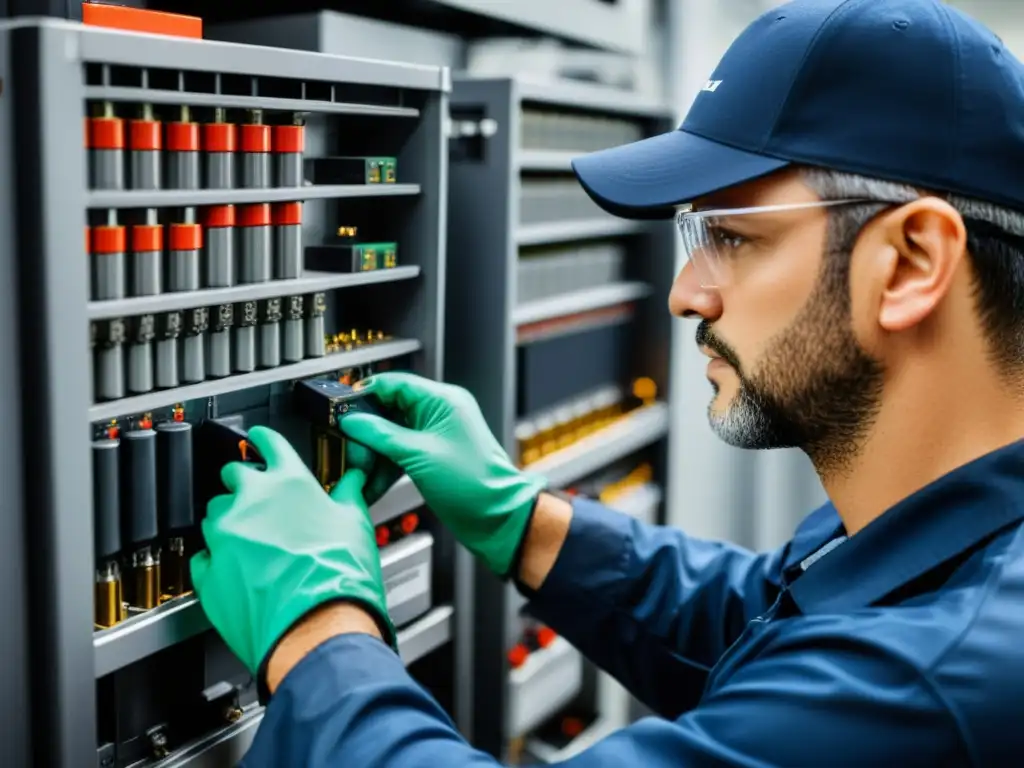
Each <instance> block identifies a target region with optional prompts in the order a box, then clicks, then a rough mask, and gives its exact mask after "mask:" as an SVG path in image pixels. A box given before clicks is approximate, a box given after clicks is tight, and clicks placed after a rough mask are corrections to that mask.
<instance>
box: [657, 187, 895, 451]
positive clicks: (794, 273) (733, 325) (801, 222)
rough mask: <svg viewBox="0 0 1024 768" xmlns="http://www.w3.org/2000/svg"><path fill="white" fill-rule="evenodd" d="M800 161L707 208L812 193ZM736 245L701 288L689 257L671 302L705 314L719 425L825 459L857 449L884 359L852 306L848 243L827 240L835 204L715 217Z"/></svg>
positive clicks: (762, 444) (721, 430) (732, 440)
mask: <svg viewBox="0 0 1024 768" xmlns="http://www.w3.org/2000/svg"><path fill="white" fill-rule="evenodd" d="M817 199H818V198H817V196H816V195H815V194H814V193H813V192H812V191H811V190H810V189H809V188H808V187H806V186H805V185H804V184H803V183H802V182H800V180H799V176H798V175H797V174H796V172H788V173H784V174H778V175H774V176H772V177H770V178H768V179H766V180H763V181H759V182H755V183H752V184H748V185H744V186H743V187H739V188H736V189H734V190H732V191H730V192H729V193H728V194H723V195H720V196H717V197H716V198H715V199H714V200H711V201H702V203H701V205H700V206H698V208H700V209H707V208H711V207H713V208H722V209H728V208H741V207H759V206H772V205H787V204H791V203H806V202H813V201H816V200H817ZM716 224H718V225H720V230H719V231H717V232H716V233H714V234H715V236H717V237H719V238H724V239H725V240H724V241H725V242H727V243H729V245H730V253H731V254H732V256H731V257H730V259H729V262H728V265H727V268H728V273H729V277H728V279H726V280H724V281H722V284H721V285H719V286H718V287H716V288H702V287H701V286H700V284H699V281H698V279H697V278H696V276H695V275H694V274H693V272H694V268H693V265H687V267H686V268H685V269H684V270H683V271H682V273H681V274H680V275H679V277H678V278H677V280H676V284H675V286H674V287H673V292H672V297H671V298H670V302H669V303H670V307H671V308H672V311H673V313H674V314H677V315H683V314H687V315H690V316H693V315H697V314H699V315H700V316H701V317H702V320H701V323H700V325H699V326H698V328H697V338H696V341H697V344H698V345H699V346H700V347H701V349H702V351H704V353H705V354H707V355H708V356H710V357H711V358H712V360H711V362H710V364H709V365H708V369H707V376H708V379H709V380H710V382H711V385H712V387H713V389H714V397H713V399H712V401H711V403H710V405H709V407H708V417H709V419H710V422H711V426H712V429H713V430H714V431H715V432H716V433H717V434H718V435H719V437H721V438H722V439H723V440H725V441H726V442H727V443H729V444H731V445H735V446H738V447H742V448H782V447H797V448H801V449H803V450H805V451H806V452H807V453H808V455H810V457H811V458H812V460H814V461H815V463H816V464H818V465H819V468H821V467H820V465H822V464H827V465H841V464H842V463H843V462H845V461H846V460H847V459H849V458H850V457H851V456H852V454H853V452H854V451H855V449H856V443H857V440H858V438H859V437H861V436H862V434H863V432H864V430H865V429H866V428H867V426H868V425H869V423H870V421H871V419H872V417H873V415H874V413H875V412H876V409H877V406H878V403H879V400H880V397H881V386H882V367H881V365H880V363H878V362H877V361H876V360H874V359H872V357H870V356H869V355H868V354H867V353H866V352H865V351H864V350H863V349H862V347H861V345H860V344H859V343H858V341H857V338H856V336H855V334H854V331H853V328H852V325H851V318H850V298H849V290H848V285H849V282H848V279H847V273H846V271H845V270H844V269H842V268H841V267H839V268H837V265H842V264H845V263H848V261H849V256H848V255H846V254H830V253H828V252H827V249H828V248H829V247H830V246H832V245H833V244H830V243H827V239H828V237H827V233H828V213H827V211H826V210H825V209H820V208H814V209H804V210H799V211H787V212H776V213H765V214H756V215H744V216H735V217H728V216H726V217H723V218H720V219H716Z"/></svg>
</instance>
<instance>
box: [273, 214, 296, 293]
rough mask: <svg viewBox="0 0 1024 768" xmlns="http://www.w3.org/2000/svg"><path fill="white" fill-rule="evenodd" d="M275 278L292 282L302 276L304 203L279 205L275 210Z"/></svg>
mask: <svg viewBox="0 0 1024 768" xmlns="http://www.w3.org/2000/svg"><path fill="white" fill-rule="evenodd" d="M273 220H274V277H275V278H277V279H278V280H291V279H294V278H296V277H300V276H301V275H302V203H299V202H291V203H278V204H277V205H275V206H274V208H273Z"/></svg>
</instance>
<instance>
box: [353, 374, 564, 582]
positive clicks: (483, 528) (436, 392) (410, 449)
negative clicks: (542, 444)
mask: <svg viewBox="0 0 1024 768" xmlns="http://www.w3.org/2000/svg"><path fill="white" fill-rule="evenodd" d="M359 386H360V387H361V388H363V389H365V390H367V391H368V392H370V393H372V394H373V395H375V396H376V397H377V398H378V399H379V400H380V402H381V404H382V405H384V406H385V407H386V408H388V409H392V410H393V411H395V412H397V413H398V414H399V415H400V416H401V418H402V419H403V420H404V422H405V425H406V426H400V425H398V424H396V423H393V422H391V421H388V420H386V419H382V418H380V417H379V416H374V415H372V414H368V413H358V412H353V413H350V414H348V415H347V416H345V418H344V419H342V421H341V428H342V431H343V432H344V433H345V434H347V435H348V436H349V437H351V438H352V439H353V440H355V441H358V442H359V443H362V444H363V445H365V446H367V447H369V448H371V449H372V450H374V451H376V452H377V453H379V454H381V455H383V456H384V457H386V458H387V459H389V460H391V461H392V462H394V463H395V464H397V465H398V466H399V467H401V468H402V469H403V470H404V471H405V472H406V473H407V474H408V475H409V477H410V478H412V481H413V482H414V483H415V484H416V487H417V488H418V489H419V491H420V493H421V494H422V495H423V500H424V501H425V502H426V504H427V506H428V507H430V509H431V510H433V512H434V514H436V515H437V516H438V518H440V520H441V522H443V523H444V524H445V525H446V526H447V527H448V528H449V529H450V530H451V531H452V533H453V534H454V535H455V538H457V539H458V540H459V541H460V542H462V544H463V545H464V546H465V547H466V548H467V549H469V550H470V551H471V552H473V553H474V554H476V555H477V556H478V557H480V558H482V559H483V560H484V562H485V563H487V566H488V567H489V568H490V569H491V570H492V571H494V572H495V573H496V574H498V575H499V576H507V575H508V572H509V568H510V567H511V565H512V560H513V558H514V556H515V553H516V550H517V549H518V548H519V544H520V542H521V541H522V538H523V534H524V533H525V530H526V525H527V523H528V522H529V520H530V515H531V513H532V511H533V505H534V503H535V502H536V499H537V496H538V494H539V493H540V492H541V491H542V490H544V488H545V487H546V481H545V480H544V478H541V477H537V476H534V475H528V474H526V473H524V472H521V471H520V470H519V469H518V468H517V467H516V466H515V465H514V464H513V463H512V461H511V460H510V459H509V457H508V454H506V453H505V451H504V450H503V449H502V447H501V445H500V444H499V443H498V441H497V439H496V438H495V437H494V435H493V434H491V430H490V429H489V428H488V426H487V422H486V421H485V420H484V416H483V414H482V413H481V412H480V406H479V405H477V402H476V400H475V399H474V398H473V396H472V395H471V394H470V393H469V392H467V391H466V390H464V389H462V388H461V387H455V386H452V385H450V384H442V383H438V382H435V381H431V380H430V379H424V378H422V377H419V376H415V375H413V374H409V373H381V374H378V375H376V376H372V377H370V378H369V379H366V380H365V381H364V382H361V383H360V385H359Z"/></svg>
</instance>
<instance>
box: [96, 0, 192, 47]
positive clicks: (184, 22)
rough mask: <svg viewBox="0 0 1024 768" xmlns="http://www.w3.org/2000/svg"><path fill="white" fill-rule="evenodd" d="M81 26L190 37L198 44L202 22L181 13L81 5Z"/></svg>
mask: <svg viewBox="0 0 1024 768" xmlns="http://www.w3.org/2000/svg"><path fill="white" fill-rule="evenodd" d="M82 22H83V23H85V24H90V25H92V26H94V27H107V28H108V29H120V30H122V31H124V32H149V33H150V34H154V35H170V36H171V37H190V38H194V39H196V40H201V39H202V37H203V20H202V19H200V18H199V17H198V16H185V15H183V14H180V13H165V12H164V11H149V10H145V9H143V8H126V7H125V6H123V5H107V4H105V3H82Z"/></svg>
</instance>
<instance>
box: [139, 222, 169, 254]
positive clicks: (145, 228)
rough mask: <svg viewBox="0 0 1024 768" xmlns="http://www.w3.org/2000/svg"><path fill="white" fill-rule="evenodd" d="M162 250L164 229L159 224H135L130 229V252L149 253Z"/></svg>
mask: <svg viewBox="0 0 1024 768" xmlns="http://www.w3.org/2000/svg"><path fill="white" fill-rule="evenodd" d="M163 249H164V228H163V226H162V225H161V224H136V225H135V226H134V227H132V251H134V252H135V253H150V252H151V251H162V250H163Z"/></svg>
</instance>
